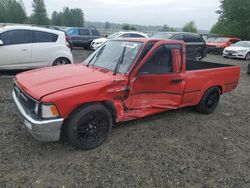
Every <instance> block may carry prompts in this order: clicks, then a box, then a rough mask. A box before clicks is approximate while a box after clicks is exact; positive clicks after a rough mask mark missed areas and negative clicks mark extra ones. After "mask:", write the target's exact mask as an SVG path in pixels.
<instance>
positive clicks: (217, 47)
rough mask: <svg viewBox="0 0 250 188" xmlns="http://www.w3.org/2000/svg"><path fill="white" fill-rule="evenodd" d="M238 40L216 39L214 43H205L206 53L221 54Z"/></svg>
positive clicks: (238, 39)
mask: <svg viewBox="0 0 250 188" xmlns="http://www.w3.org/2000/svg"><path fill="white" fill-rule="evenodd" d="M240 40H241V39H240V38H217V39H216V40H215V41H214V42H210V43H207V52H208V53H210V52H217V53H221V54H222V52H223V50H224V49H225V48H226V47H229V46H231V45H232V44H235V43H237V42H239V41H240Z"/></svg>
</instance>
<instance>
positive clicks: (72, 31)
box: [67, 28, 79, 36]
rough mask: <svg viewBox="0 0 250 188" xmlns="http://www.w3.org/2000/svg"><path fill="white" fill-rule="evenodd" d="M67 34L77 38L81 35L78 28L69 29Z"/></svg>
mask: <svg viewBox="0 0 250 188" xmlns="http://www.w3.org/2000/svg"><path fill="white" fill-rule="evenodd" d="M67 33H68V34H69V35H70V36H77V35H79V32H78V29H76V28H72V29H69V30H68V31H67Z"/></svg>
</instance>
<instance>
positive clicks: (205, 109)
mask: <svg viewBox="0 0 250 188" xmlns="http://www.w3.org/2000/svg"><path fill="white" fill-rule="evenodd" d="M220 94H221V91H220V89H219V88H218V87H213V88H210V89H208V90H207V92H206V93H205V94H204V96H203V97H202V99H201V101H200V103H199V104H198V105H197V106H196V110H197V111H198V112H200V113H202V114H211V113H213V112H214V110H215V108H216V107H217V105H218V103H219V101H220Z"/></svg>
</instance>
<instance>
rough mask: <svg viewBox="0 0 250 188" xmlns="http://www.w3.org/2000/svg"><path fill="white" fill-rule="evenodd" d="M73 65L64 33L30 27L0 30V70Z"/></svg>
mask: <svg viewBox="0 0 250 188" xmlns="http://www.w3.org/2000/svg"><path fill="white" fill-rule="evenodd" d="M71 63H73V56H72V53H71V50H70V45H69V43H68V42H67V41H66V36H65V33H64V32H62V31H57V30H53V29H46V28H40V27H32V26H5V27H0V69H32V68H38V67H44V66H55V65H61V64H71Z"/></svg>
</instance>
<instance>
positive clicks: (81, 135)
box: [64, 104, 113, 150]
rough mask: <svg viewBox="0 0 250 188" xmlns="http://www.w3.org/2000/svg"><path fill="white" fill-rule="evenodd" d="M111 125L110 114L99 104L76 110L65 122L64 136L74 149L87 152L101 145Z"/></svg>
mask: <svg viewBox="0 0 250 188" xmlns="http://www.w3.org/2000/svg"><path fill="white" fill-rule="evenodd" d="M112 125H113V121H112V116H111V114H110V112H109V111H108V110H107V109H106V108H105V107H104V106H103V105H101V104H94V105H88V106H85V107H82V108H80V109H78V110H76V111H75V112H74V113H73V114H72V115H71V116H70V117H69V119H68V120H67V121H66V125H65V129H64V134H65V137H66V140H67V141H68V142H69V143H70V144H71V145H73V146H74V147H76V148H78V149H82V150H89V149H93V148H96V147H98V146H99V145H101V144H102V143H103V142H104V141H105V140H106V138H107V137H108V135H109V133H110V131H111V128H112Z"/></svg>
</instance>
